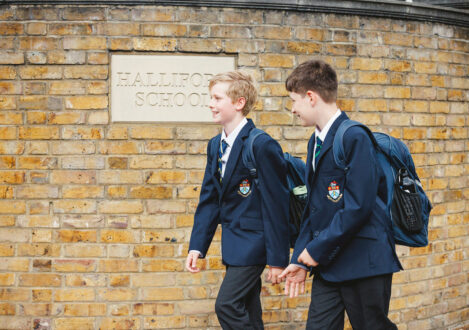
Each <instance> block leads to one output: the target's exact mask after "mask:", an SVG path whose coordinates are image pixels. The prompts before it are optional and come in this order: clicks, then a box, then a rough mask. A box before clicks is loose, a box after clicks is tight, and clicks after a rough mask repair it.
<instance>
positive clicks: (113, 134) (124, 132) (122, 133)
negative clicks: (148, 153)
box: [106, 127, 129, 140]
mask: <svg viewBox="0 0 469 330" xmlns="http://www.w3.org/2000/svg"><path fill="white" fill-rule="evenodd" d="M106 137H107V138H108V139H110V140H127V139H128V138H129V134H128V129H127V127H110V128H109V129H108V131H107V133H106Z"/></svg>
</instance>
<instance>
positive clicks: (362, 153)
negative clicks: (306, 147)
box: [306, 127, 379, 266]
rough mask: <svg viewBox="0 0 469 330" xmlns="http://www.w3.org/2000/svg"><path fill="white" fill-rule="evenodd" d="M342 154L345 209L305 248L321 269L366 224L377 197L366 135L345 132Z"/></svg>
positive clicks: (373, 159)
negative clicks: (344, 162) (345, 169)
mask: <svg viewBox="0 0 469 330" xmlns="http://www.w3.org/2000/svg"><path fill="white" fill-rule="evenodd" d="M344 150H345V159H346V166H347V167H348V168H349V169H348V170H347V171H346V173H345V182H346V184H345V187H344V193H343V194H344V195H343V198H344V207H343V208H342V209H340V210H338V211H337V212H336V213H335V214H334V216H333V218H332V219H331V222H330V224H329V226H327V227H326V228H325V229H324V230H322V231H321V232H320V233H319V235H318V236H317V237H315V239H314V240H312V241H310V242H309V243H308V245H307V246H306V249H307V250H308V253H309V254H310V255H311V257H312V258H313V259H314V260H316V261H317V262H318V263H319V265H324V266H326V265H327V264H329V263H330V262H331V261H332V260H333V257H334V256H335V255H336V254H337V253H338V252H339V251H340V250H341V249H342V248H344V246H345V245H346V244H347V243H348V242H349V241H350V240H351V239H352V238H353V237H354V235H355V234H356V233H357V232H358V231H359V230H360V229H361V228H362V227H363V226H364V225H365V224H366V223H367V222H368V221H369V219H370V218H371V214H372V211H373V207H374V205H375V202H376V195H377V193H378V185H379V172H378V169H377V166H378V165H377V160H376V153H375V149H374V146H373V143H372V142H371V140H370V138H369V137H368V135H367V133H366V132H365V131H364V130H363V129H361V128H359V127H352V128H350V129H349V130H347V131H346V133H345V135H344ZM331 152H332V150H331Z"/></svg>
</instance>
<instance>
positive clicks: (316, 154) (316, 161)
mask: <svg viewBox="0 0 469 330" xmlns="http://www.w3.org/2000/svg"><path fill="white" fill-rule="evenodd" d="M321 147H322V141H321V139H320V138H319V137H317V136H316V153H315V154H314V167H315V168H316V165H317V164H318V158H319V154H320V153H321Z"/></svg>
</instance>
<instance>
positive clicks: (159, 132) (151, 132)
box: [129, 126, 213, 140]
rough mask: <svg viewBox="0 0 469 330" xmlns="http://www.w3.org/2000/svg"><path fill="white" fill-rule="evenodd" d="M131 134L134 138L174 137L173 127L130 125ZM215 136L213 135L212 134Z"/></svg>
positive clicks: (165, 138)
mask: <svg viewBox="0 0 469 330" xmlns="http://www.w3.org/2000/svg"><path fill="white" fill-rule="evenodd" d="M129 135H130V137H131V138H133V139H138V140H139V139H145V140H148V139H159V140H163V139H164V140H167V139H172V138H173V136H174V135H173V129H172V128H170V127H159V126H156V127H155V126H152V127H130V129H129ZM212 136H213V135H212Z"/></svg>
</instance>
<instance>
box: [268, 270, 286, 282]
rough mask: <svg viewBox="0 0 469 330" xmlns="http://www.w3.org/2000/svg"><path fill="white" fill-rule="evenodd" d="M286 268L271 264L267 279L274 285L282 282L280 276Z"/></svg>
mask: <svg viewBox="0 0 469 330" xmlns="http://www.w3.org/2000/svg"><path fill="white" fill-rule="evenodd" d="M284 269H285V268H281V267H271V266H269V271H268V272H267V281H269V282H271V283H272V284H274V285H275V284H280V283H282V279H281V278H279V275H280V274H281V273H282V271H283V270H284Z"/></svg>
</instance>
